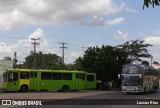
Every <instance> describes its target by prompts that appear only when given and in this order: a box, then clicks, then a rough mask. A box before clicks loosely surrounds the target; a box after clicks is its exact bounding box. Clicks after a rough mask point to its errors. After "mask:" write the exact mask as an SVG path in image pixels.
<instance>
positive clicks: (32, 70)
mask: <svg viewBox="0 0 160 108" xmlns="http://www.w3.org/2000/svg"><path fill="white" fill-rule="evenodd" d="M8 70H9V71H12V72H16V71H29V72H65V73H87V72H85V71H77V70H72V71H70V70H47V69H45V70H43V69H37V70H36V69H8Z"/></svg>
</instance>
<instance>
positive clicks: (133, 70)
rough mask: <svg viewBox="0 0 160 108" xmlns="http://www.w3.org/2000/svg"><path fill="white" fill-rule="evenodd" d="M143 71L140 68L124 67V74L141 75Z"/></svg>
mask: <svg viewBox="0 0 160 108" xmlns="http://www.w3.org/2000/svg"><path fill="white" fill-rule="evenodd" d="M140 73H141V69H140V67H139V66H124V67H123V69H122V74H140Z"/></svg>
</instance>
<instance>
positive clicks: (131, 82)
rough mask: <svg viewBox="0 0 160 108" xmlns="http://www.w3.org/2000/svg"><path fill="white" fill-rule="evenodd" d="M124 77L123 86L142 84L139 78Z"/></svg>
mask: <svg viewBox="0 0 160 108" xmlns="http://www.w3.org/2000/svg"><path fill="white" fill-rule="evenodd" d="M122 77H123V78H122V85H124V86H138V85H140V83H141V82H140V78H139V76H130V75H123V76H122Z"/></svg>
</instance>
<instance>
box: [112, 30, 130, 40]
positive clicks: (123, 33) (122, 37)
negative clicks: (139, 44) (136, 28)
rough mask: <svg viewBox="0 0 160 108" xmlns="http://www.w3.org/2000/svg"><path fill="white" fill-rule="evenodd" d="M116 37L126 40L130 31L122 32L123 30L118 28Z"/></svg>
mask: <svg viewBox="0 0 160 108" xmlns="http://www.w3.org/2000/svg"><path fill="white" fill-rule="evenodd" d="M114 37H115V38H117V39H123V40H126V39H128V33H126V32H122V31H121V30H117V31H116V32H115V33H114Z"/></svg>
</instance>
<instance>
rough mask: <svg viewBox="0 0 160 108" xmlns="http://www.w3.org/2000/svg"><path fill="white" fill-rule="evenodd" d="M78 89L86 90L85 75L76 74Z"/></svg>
mask: <svg viewBox="0 0 160 108" xmlns="http://www.w3.org/2000/svg"><path fill="white" fill-rule="evenodd" d="M76 79H77V85H78V89H85V74H82V73H78V74H76Z"/></svg>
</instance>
